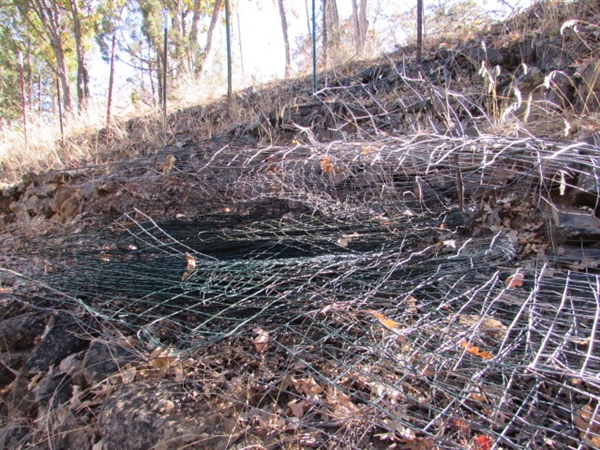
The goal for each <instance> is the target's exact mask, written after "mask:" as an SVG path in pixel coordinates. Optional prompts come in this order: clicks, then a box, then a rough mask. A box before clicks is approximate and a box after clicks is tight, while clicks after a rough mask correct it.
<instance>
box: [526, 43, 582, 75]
mask: <svg viewBox="0 0 600 450" xmlns="http://www.w3.org/2000/svg"><path fill="white" fill-rule="evenodd" d="M534 45H535V63H536V65H537V66H538V67H539V68H540V69H541V70H542V71H544V72H550V71H552V70H563V69H564V68H566V67H569V65H570V64H571V63H572V62H573V58H571V56H570V55H569V54H568V53H567V52H566V51H564V50H563V48H564V43H563V40H562V39H561V38H559V37H555V38H551V39H543V40H541V41H538V42H535V44H534Z"/></svg>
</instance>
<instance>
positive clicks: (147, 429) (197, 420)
mask: <svg viewBox="0 0 600 450" xmlns="http://www.w3.org/2000/svg"><path fill="white" fill-rule="evenodd" d="M186 390H187V388H185V387H184V386H182V385H174V384H173V383H171V382H168V381H160V382H156V383H147V382H140V383H135V384H129V385H124V386H122V387H121V389H120V390H119V391H117V392H115V393H114V394H113V395H112V396H111V397H110V398H109V399H108V400H106V401H105V402H104V404H103V405H102V407H101V408H100V412H99V414H98V428H99V431H100V434H101V435H102V438H103V442H104V445H105V446H106V448H109V449H120V448H126V449H128V450H145V449H148V448H153V449H156V450H167V449H175V448H184V447H186V448H187V447H190V448H194V449H207V450H208V449H211V450H224V449H225V448H228V446H229V445H231V444H232V442H231V435H232V434H233V433H234V431H235V427H236V416H237V414H236V413H235V411H233V410H230V413H231V417H227V416H226V412H227V410H223V408H216V410H219V409H220V411H219V412H211V411H215V408H214V407H212V408H211V407H209V405H208V404H207V403H206V402H205V400H203V399H202V396H199V397H197V398H196V399H193V398H191V397H189V395H188V394H187V393H186Z"/></svg>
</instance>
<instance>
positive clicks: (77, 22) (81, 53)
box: [69, 0, 90, 112]
mask: <svg viewBox="0 0 600 450" xmlns="http://www.w3.org/2000/svg"><path fill="white" fill-rule="evenodd" d="M77 1H78V0H71V1H70V5H69V6H70V7H71V14H72V15H73V34H74V38H75V50H76V54H77V101H78V103H77V109H78V110H79V112H82V111H84V110H85V109H86V108H87V106H88V100H89V98H90V77H89V74H88V71H87V67H86V65H85V49H84V47H83V36H82V31H81V15H80V13H79V5H78V4H77Z"/></svg>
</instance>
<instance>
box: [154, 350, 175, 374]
mask: <svg viewBox="0 0 600 450" xmlns="http://www.w3.org/2000/svg"><path fill="white" fill-rule="evenodd" d="M176 361H177V357H176V356H171V352H170V351H169V350H168V349H163V348H160V347H156V348H155V349H154V350H152V353H150V364H152V366H153V367H154V368H156V369H159V370H161V371H162V372H163V373H167V372H168V371H169V369H170V368H171V365H172V364H174V363H175V362H176Z"/></svg>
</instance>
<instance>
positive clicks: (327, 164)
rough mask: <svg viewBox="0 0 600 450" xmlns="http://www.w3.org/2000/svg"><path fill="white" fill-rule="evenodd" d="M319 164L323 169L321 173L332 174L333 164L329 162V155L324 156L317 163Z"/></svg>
mask: <svg viewBox="0 0 600 450" xmlns="http://www.w3.org/2000/svg"><path fill="white" fill-rule="evenodd" d="M319 164H321V169H323V172H325V173H332V172H333V162H332V161H331V156H329V155H327V156H325V157H324V158H323V159H322V160H321V161H320V162H319Z"/></svg>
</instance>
